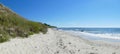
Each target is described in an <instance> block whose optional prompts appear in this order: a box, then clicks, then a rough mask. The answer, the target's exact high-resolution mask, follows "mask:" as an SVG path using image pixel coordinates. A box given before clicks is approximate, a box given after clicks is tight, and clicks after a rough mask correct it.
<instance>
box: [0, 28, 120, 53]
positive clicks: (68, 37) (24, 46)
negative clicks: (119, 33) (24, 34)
mask: <svg viewBox="0 0 120 54" xmlns="http://www.w3.org/2000/svg"><path fill="white" fill-rule="evenodd" d="M113 44H114V45H113ZM0 54H120V45H119V43H109V42H103V41H88V40H85V39H82V38H80V37H77V36H75V35H72V34H69V33H66V32H64V31H57V30H53V29H49V31H48V33H47V34H45V35H43V34H35V35H32V36H31V37H29V38H24V39H21V38H15V39H12V40H11V41H8V42H5V43H1V44H0Z"/></svg>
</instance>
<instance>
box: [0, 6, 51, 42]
mask: <svg viewBox="0 0 120 54" xmlns="http://www.w3.org/2000/svg"><path fill="white" fill-rule="evenodd" d="M48 27H52V26H50V25H47V24H44V23H40V22H33V21H30V20H27V19H25V18H23V17H21V16H19V15H18V14H16V13H15V12H13V11H12V10H10V9H9V8H7V7H5V6H4V5H2V4H0V42H4V41H8V40H9V39H10V38H15V37H23V38H24V37H28V36H29V35H32V34H34V33H39V32H41V33H44V34H45V33H46V32H47V28H48Z"/></svg>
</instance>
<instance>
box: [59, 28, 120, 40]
mask: <svg viewBox="0 0 120 54" xmlns="http://www.w3.org/2000/svg"><path fill="white" fill-rule="evenodd" d="M58 29H59V30H64V31H66V32H69V33H72V34H74V35H77V36H80V37H83V38H85V39H89V40H105V41H112V42H120V28H58Z"/></svg>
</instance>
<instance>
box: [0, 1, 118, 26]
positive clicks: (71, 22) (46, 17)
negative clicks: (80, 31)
mask: <svg viewBox="0 0 120 54" xmlns="http://www.w3.org/2000/svg"><path fill="white" fill-rule="evenodd" d="M0 2H1V3H3V4H4V5H6V6H7V7H9V8H11V9H12V10H13V11H15V12H17V13H18V14H20V15H21V16H23V17H25V18H27V19H29V20H33V21H38V22H44V23H48V24H50V25H54V26H58V27H120V0H0Z"/></svg>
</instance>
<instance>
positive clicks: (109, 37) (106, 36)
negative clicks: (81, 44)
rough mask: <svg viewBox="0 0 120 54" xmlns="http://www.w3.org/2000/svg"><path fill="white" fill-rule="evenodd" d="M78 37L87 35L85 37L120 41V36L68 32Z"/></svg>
mask: <svg viewBox="0 0 120 54" xmlns="http://www.w3.org/2000/svg"><path fill="white" fill-rule="evenodd" d="M67 32H70V33H73V34H76V35H85V36H91V37H98V38H107V39H118V40H120V34H108V33H106V34H94V33H88V32H80V31H67Z"/></svg>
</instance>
